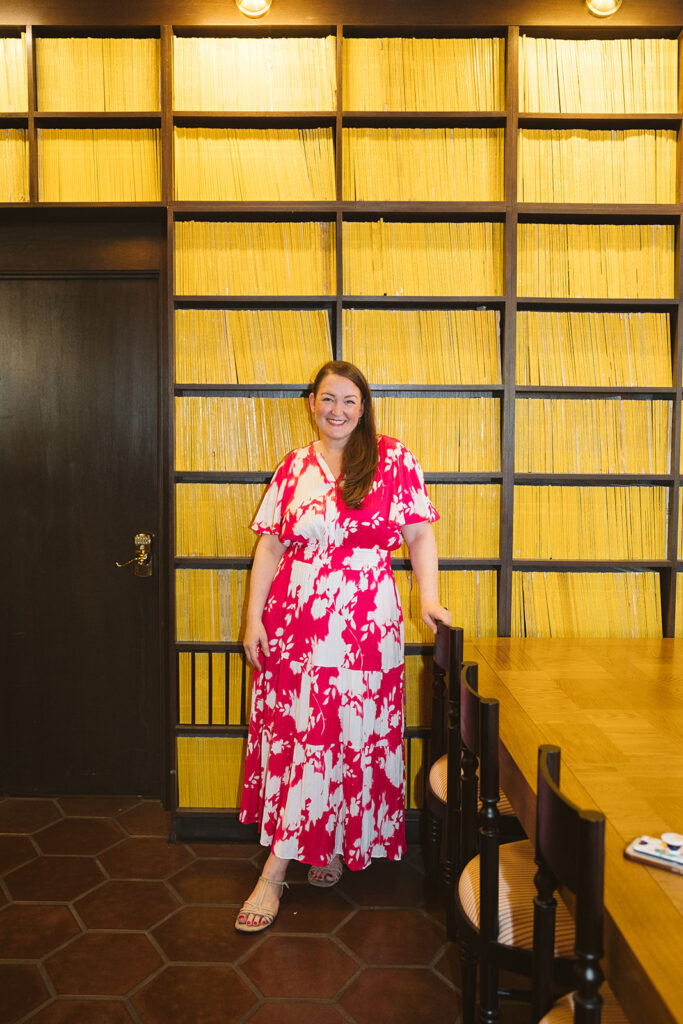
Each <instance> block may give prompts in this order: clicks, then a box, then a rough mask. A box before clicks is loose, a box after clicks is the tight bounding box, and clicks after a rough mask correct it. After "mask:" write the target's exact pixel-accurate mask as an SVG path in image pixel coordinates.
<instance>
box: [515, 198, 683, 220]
mask: <svg viewBox="0 0 683 1024" xmlns="http://www.w3.org/2000/svg"><path fill="white" fill-rule="evenodd" d="M517 212H518V215H519V220H520V222H523V223H534V222H536V221H538V222H548V221H550V222H552V223H558V224H573V223H575V222H577V221H578V222H580V223H590V224H594V223H595V224H601V223H607V222H610V223H613V224H614V223H616V224H675V223H676V218H677V217H680V215H681V212H683V205H681V204H680V203H657V204H655V203H517Z"/></svg>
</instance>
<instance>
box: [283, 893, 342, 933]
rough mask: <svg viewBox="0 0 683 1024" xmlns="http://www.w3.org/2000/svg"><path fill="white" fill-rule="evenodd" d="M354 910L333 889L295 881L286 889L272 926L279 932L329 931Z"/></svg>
mask: <svg viewBox="0 0 683 1024" xmlns="http://www.w3.org/2000/svg"><path fill="white" fill-rule="evenodd" d="M353 912H354V908H353V907H352V906H351V905H350V904H349V903H348V902H347V901H346V900H345V899H344V897H343V896H341V895H340V893H338V892H335V890H334V889H319V888H316V887H315V886H312V885H308V884H307V883H305V882H303V883H297V884H296V885H291V886H290V887H289V889H287V890H286V891H285V894H284V897H283V899H282V902H281V904H280V913H279V914H278V916H277V921H276V922H275V925H274V927H275V930H276V931H278V932H332V931H334V929H335V928H337V927H338V925H340V924H341V923H342V921H343V920H344V919H345V918H347V917H348V916H349V914H353Z"/></svg>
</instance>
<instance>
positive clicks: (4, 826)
mask: <svg viewBox="0 0 683 1024" xmlns="http://www.w3.org/2000/svg"><path fill="white" fill-rule="evenodd" d="M60 818H61V814H60V813H59V809H58V807H57V804H56V803H55V801H54V800H39V799H32V798H31V799H19V798H17V799H15V800H4V801H3V802H2V803H1V804H0V832H6V833H10V834H12V835H22V834H23V835H32V834H33V833H34V832H37V831H38V829H39V828H44V827H45V826H46V825H50V824H51V823H52V822H53V821H58V820H59V819H60Z"/></svg>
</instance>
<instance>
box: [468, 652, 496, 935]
mask: <svg viewBox="0 0 683 1024" xmlns="http://www.w3.org/2000/svg"><path fill="white" fill-rule="evenodd" d="M498 711H499V706H498V701H497V700H494V699H492V698H487V697H481V696H480V694H479V692H478V666H477V664H476V663H475V662H465V663H464V664H463V668H462V673H461V677H460V736H461V743H462V754H461V765H462V783H461V785H462V795H461V800H462V811H461V847H462V860H463V864H466V863H467V862H468V861H469V860H471V859H472V857H473V856H475V854H477V853H478V854H479V868H480V889H479V899H480V907H479V931H480V934H481V937H482V942H483V943H486V942H495V940H496V939H497V937H498V846H499V843H500V817H499V814H498V800H499V798H500V791H499V763H498ZM477 764H478V765H479V775H478V777H477ZM478 802H480V803H481V809H479V807H478Z"/></svg>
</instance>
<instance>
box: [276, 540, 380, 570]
mask: <svg viewBox="0 0 683 1024" xmlns="http://www.w3.org/2000/svg"><path fill="white" fill-rule="evenodd" d="M286 557H289V558H290V559H291V560H292V561H294V562H304V563H305V564H307V565H312V566H315V568H316V569H318V570H322V571H324V570H327V571H328V572H329V571H337V570H344V569H345V570H347V571H352V572H353V571H354V570H356V571H362V570H363V569H374V568H377V567H379V566H381V567H383V568H384V567H386V568H391V558H390V553H389V552H388V551H384V550H383V549H382V548H350V547H348V548H345V547H341V548H335V547H330V548H321V547H315V546H311V547H303V546H300V545H298V544H297V545H296V546H294V545H292V546H291V547H290V548H288V549H287V552H286Z"/></svg>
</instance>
